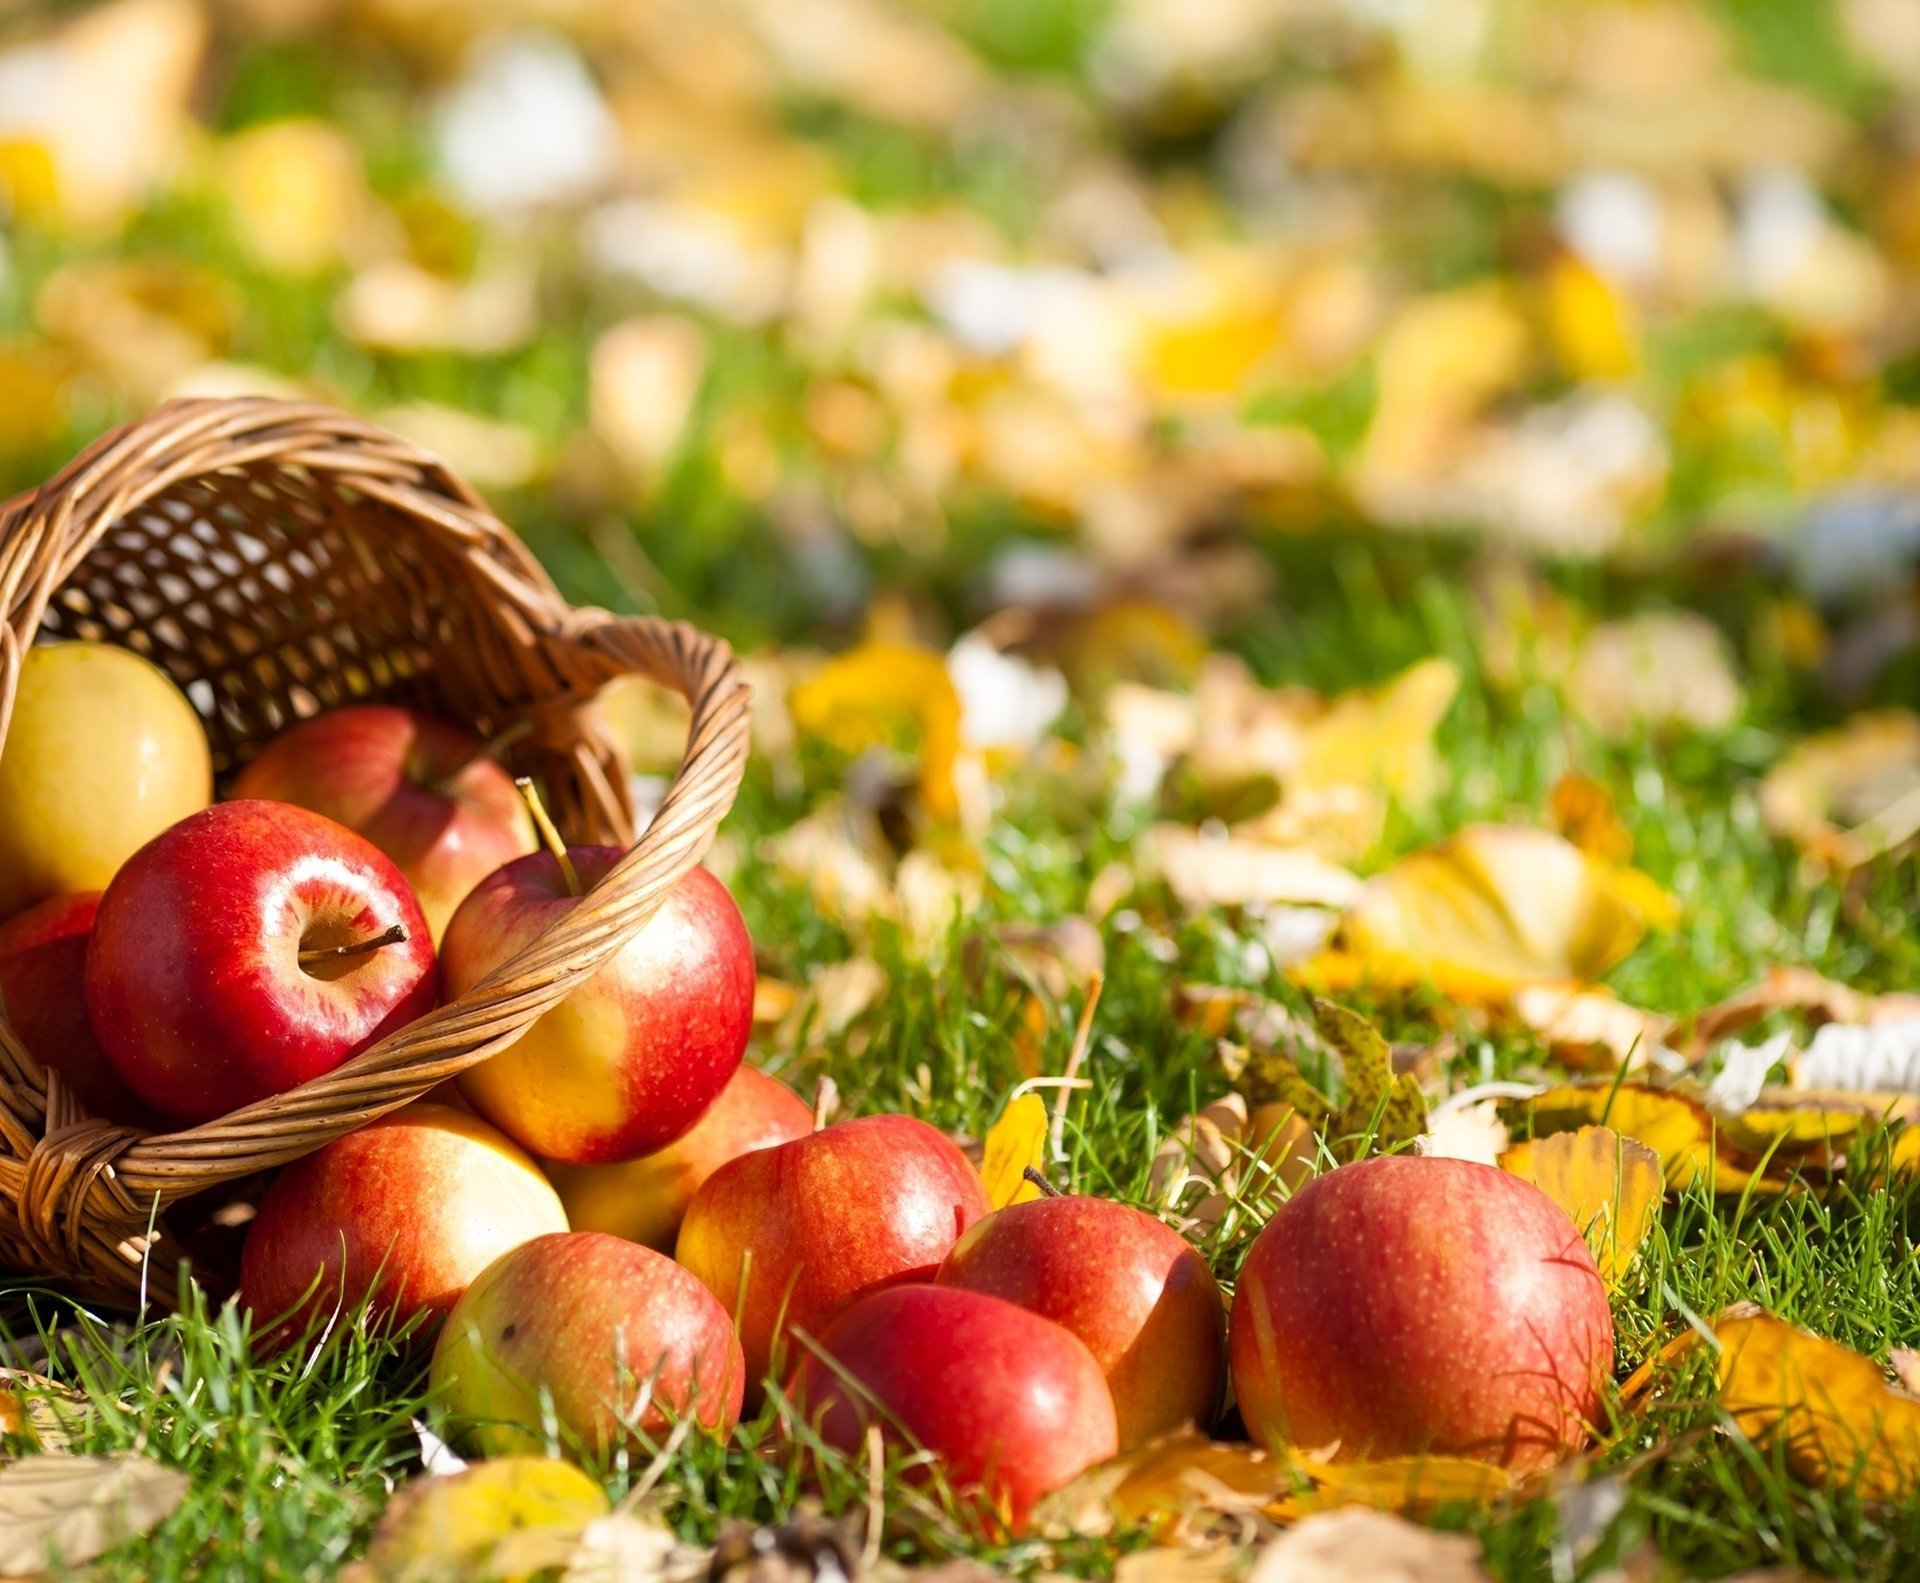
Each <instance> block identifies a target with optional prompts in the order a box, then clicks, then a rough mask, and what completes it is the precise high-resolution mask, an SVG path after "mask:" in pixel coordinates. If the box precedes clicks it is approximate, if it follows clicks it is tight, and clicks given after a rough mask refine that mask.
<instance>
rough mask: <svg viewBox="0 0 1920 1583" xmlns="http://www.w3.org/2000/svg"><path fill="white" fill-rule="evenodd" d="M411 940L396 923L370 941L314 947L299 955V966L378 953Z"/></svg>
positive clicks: (403, 927)
mask: <svg viewBox="0 0 1920 1583" xmlns="http://www.w3.org/2000/svg"><path fill="white" fill-rule="evenodd" d="M412 938H413V936H412V935H410V934H409V933H408V932H407V926H406V925H405V924H404V923H396V924H395V925H394V926H393V927H392V928H391V929H388V930H387V931H386V932H385V933H384V934H376V935H374V936H372V937H371V938H370V939H366V940H355V941H353V942H352V943H351V944H349V945H316V946H314V947H312V948H311V949H310V950H306V951H302V952H301V953H300V965H301V966H302V967H306V966H307V965H308V964H310V963H313V962H332V961H338V960H339V959H340V958H341V957H347V956H365V955H366V954H367V953H368V952H369V951H378V950H380V949H381V948H382V947H384V946H389V945H405V944H406V943H407V942H408V941H409V940H411V939H412Z"/></svg>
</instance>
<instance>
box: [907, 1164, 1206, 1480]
mask: <svg viewBox="0 0 1920 1583" xmlns="http://www.w3.org/2000/svg"><path fill="white" fill-rule="evenodd" d="M938 1280H939V1283H940V1284H941V1285H942V1286H957V1287H963V1288H965V1289H966V1290H967V1291H971V1292H985V1293H987V1294H988V1295H989V1296H993V1297H1000V1298H1004V1299H1005V1300H1006V1301H1008V1302H1010V1303H1017V1304H1019V1306H1020V1307H1022V1308H1025V1309H1027V1310H1029V1311H1030V1312H1032V1313H1036V1314H1039V1315H1041V1316H1042V1317H1043V1318H1046V1319H1051V1320H1053V1321H1054V1323H1055V1324H1059V1325H1064V1326H1065V1327H1066V1328H1067V1329H1068V1330H1071V1331H1072V1332H1073V1333H1074V1334H1075V1335H1076V1336H1078V1337H1079V1338H1080V1340H1081V1341H1082V1342H1084V1343H1085V1344H1086V1347H1087V1349H1088V1351H1090V1352H1091V1353H1092V1354H1093V1356H1094V1359H1095V1360H1096V1361H1097V1362H1098V1363H1099V1365H1100V1367H1101V1370H1102V1371H1103V1372H1104V1373H1105V1375H1106V1378H1107V1386H1108V1389H1110V1390H1111V1391H1112V1392H1113V1406H1114V1411H1115V1413H1116V1414H1117V1415H1118V1419H1119V1426H1120V1444H1121V1446H1122V1447H1123V1448H1125V1447H1127V1446H1133V1445H1138V1444H1140V1443H1141V1442H1142V1441H1146V1440H1151V1439H1152V1438H1153V1437H1154V1436H1156V1435H1162V1434H1169V1433H1171V1432H1172V1431H1174V1430H1176V1429H1179V1428H1182V1427H1184V1426H1186V1425H1189V1424H1191V1425H1195V1426H1197V1427H1199V1428H1202V1429H1204V1428H1206V1427H1207V1425H1208V1424H1210V1423H1211V1422H1212V1421H1213V1417H1214V1414H1215V1413H1216V1412H1217V1411H1218V1410H1219V1406H1220V1392H1221V1389H1222V1387H1223V1386H1224V1385H1225V1383H1226V1372H1227V1362H1226V1324H1227V1309H1226V1299H1225V1298H1224V1297H1222V1296H1221V1293H1220V1283H1219V1282H1218V1281H1216V1280H1215V1279H1214V1278H1213V1271H1212V1269H1211V1268H1210V1267H1209V1266H1208V1264H1207V1261H1206V1260H1205V1259H1204V1258H1202V1257H1201V1255H1200V1251H1199V1250H1198V1249H1197V1248H1195V1247H1194V1246H1193V1245H1192V1244H1191V1243H1190V1242H1188V1241H1187V1239H1186V1238H1185V1237H1183V1236H1181V1235H1180V1233H1179V1232H1177V1231H1175V1230H1174V1229H1173V1228H1172V1227H1171V1226H1169V1225H1167V1224H1166V1223H1165V1222H1164V1221H1162V1220H1160V1219H1158V1218H1156V1217H1155V1216H1153V1215H1150V1214H1148V1213H1147V1212H1146V1211H1145V1210H1142V1209H1135V1208H1134V1207H1133V1206H1132V1205H1130V1204H1121V1203H1116V1202H1115V1201H1114V1200H1112V1199H1107V1198H1089V1197H1082V1196H1079V1195H1075V1194H1062V1195H1060V1196H1058V1197H1053V1198H1040V1199H1035V1200H1034V1201H1032V1202H1031V1203H1025V1204H1013V1205H1009V1206H1008V1207H1007V1208H1005V1209H1001V1210H996V1211H995V1212H994V1213H993V1214H991V1215H988V1216H987V1218H986V1219H985V1220H982V1221H980V1222H978V1223H977V1224H975V1225H974V1226H972V1227H971V1228H970V1229H969V1230H968V1231H967V1232H966V1234H965V1235H964V1236H962V1237H961V1238H960V1240H959V1241H958V1242H956V1243H955V1244H954V1245H953V1250H952V1251H951V1252H950V1253H948V1255H947V1257H946V1261H945V1263H943V1264H942V1265H941V1266H940V1274H939V1277H938Z"/></svg>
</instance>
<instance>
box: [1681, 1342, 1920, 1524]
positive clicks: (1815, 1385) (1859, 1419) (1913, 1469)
mask: <svg viewBox="0 0 1920 1583" xmlns="http://www.w3.org/2000/svg"><path fill="white" fill-rule="evenodd" d="M1714 1330H1715V1334H1716V1335H1717V1337H1718V1339H1719V1343H1720V1363H1719V1375H1720V1405H1721V1407H1722V1408H1723V1409H1725V1411H1726V1412H1727V1413H1728V1415H1729V1416H1730V1417H1731V1418H1732V1419H1733V1421H1734V1422H1735V1424H1737V1425H1738V1426H1739V1428H1740V1431H1741V1433H1742V1434H1744V1435H1746V1436H1747V1437H1748V1438H1749V1439H1752V1440H1755V1441H1758V1442H1761V1443H1763V1444H1769V1445H1770V1444H1775V1443H1778V1444H1780V1445H1781V1446H1782V1447H1783V1449H1784V1451H1785V1454H1786V1458H1787V1463H1788V1465H1789V1466H1790V1467H1791V1468H1792V1469H1793V1471H1794V1472H1795V1473H1796V1474H1798V1475H1799V1476H1800V1477H1801V1478H1803V1479H1805V1480H1807V1481H1808V1482H1809V1483H1812V1484H1818V1485H1821V1486H1823V1487H1833V1486H1838V1487H1843V1488H1851V1489H1853V1490H1855V1491H1857V1492H1858V1493H1859V1494H1860V1495H1861V1496H1862V1497H1863V1498H1864V1499H1867V1500H1873V1501H1892V1500H1899V1499H1901V1498H1903V1497H1905V1496H1907V1495H1910V1494H1911V1493H1912V1492H1913V1491H1914V1490H1915V1489H1917V1488H1920V1400H1916V1399H1915V1398H1913V1397H1912V1396H1908V1395H1906V1394H1904V1393H1902V1392H1899V1391H1895V1390H1893V1389H1892V1388H1891V1387H1889V1386H1888V1384H1887V1381H1886V1377H1885V1375H1884V1374H1883V1373H1882V1372H1881V1368H1880V1365H1879V1364H1877V1363H1875V1362H1874V1361H1873V1359H1871V1358H1869V1357H1866V1356H1864V1355H1862V1354H1861V1353H1858V1352H1854V1351H1852V1350H1851V1349H1850V1348H1847V1347H1843V1346H1841V1345H1839V1344H1838V1343H1837V1342H1833V1341H1828V1340H1825V1339H1823V1338H1822V1337H1820V1336H1815V1335H1812V1334H1810V1333H1809V1332H1807V1331H1804V1330H1799V1329H1796V1328H1795V1327H1794V1326H1792V1325H1789V1324H1786V1323H1785V1322H1784V1321H1782V1320H1779V1319H1776V1318H1774V1317H1773V1315H1771V1314H1766V1313H1743V1314H1739V1315H1736V1316H1734V1317H1731V1318H1729V1317H1727V1316H1725V1315H1723V1316H1722V1317H1721V1318H1720V1320H1719V1321H1718V1322H1717V1323H1716V1324H1715V1326H1714Z"/></svg>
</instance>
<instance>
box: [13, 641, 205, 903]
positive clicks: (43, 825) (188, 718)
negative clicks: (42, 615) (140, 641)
mask: <svg viewBox="0 0 1920 1583" xmlns="http://www.w3.org/2000/svg"><path fill="white" fill-rule="evenodd" d="M3 712H4V711H3V710H0V713H3ZM212 798H213V758H212V755H211V753H210V752H209V750H208V748H207V736H206V733H205V732H204V731H203V730H202V729H201V727H200V718H199V716H198V715H196V714H195V713H194V712H193V705H192V704H190V703H188V702H187V700H186V697H185V695H184V694H182V693H181V691H180V689H179V688H177V687H175V686H174V685H173V683H172V682H171V681H170V680H169V679H168V678H167V675H166V673H165V672H164V671H162V670H161V669H160V668H159V667H158V666H157V665H155V664H153V663H152V662H151V661H149V660H145V659H142V658H141V657H140V656H139V655H138V654H135V653H134V652H133V651H132V650H130V649H121V648H114V647H112V646H111V645H109V644H104V643H47V644H40V645H38V646H36V647H34V648H30V649H28V650H27V652H26V654H25V656H24V657H23V658H22V660H21V663H20V677H19V685H18V687H17V689H16V691H15V693H14V699H13V715H12V719H11V721H10V722H9V723H8V725H7V727H6V740H5V741H4V742H0V918H5V917H8V916H9V915H11V914H13V913H16V912H19V911H20V910H21V909H22V908H23V907H26V906H29V905H31V904H32V903H34V902H36V901H44V900H45V899H46V898H47V897H49V896H70V895H75V894H77V893H79V892H82V891H89V890H101V889H103V888H104V887H105V886H106V883H107V881H108V880H110V879H112V878H113V876H114V875H115V873H117V872H118V871H119V868H120V865H121V864H122V863H124V862H125V861H126V860H127V859H128V858H129V857H131V856H132V855H133V854H134V853H135V852H137V851H138V850H139V849H140V848H141V847H142V846H144V845H146V843H147V842H149V841H151V840H152V839H153V838H154V837H155V836H157V835H158V834H160V832H161V831H162V830H165V829H166V828H167V827H168V826H169V825H171V824H174V823H175V822H177V821H178V820H181V819H184V818H185V817H186V816H187V815H188V814H190V813H193V812H195V811H197V810H198V809H201V808H204V807H206V806H207V804H208V803H209V802H210V801H211V800H212Z"/></svg>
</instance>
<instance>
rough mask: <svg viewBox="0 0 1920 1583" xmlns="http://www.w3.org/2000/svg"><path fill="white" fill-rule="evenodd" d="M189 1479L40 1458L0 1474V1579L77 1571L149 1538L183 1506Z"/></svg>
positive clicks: (137, 1463) (140, 1461)
mask: <svg viewBox="0 0 1920 1583" xmlns="http://www.w3.org/2000/svg"><path fill="white" fill-rule="evenodd" d="M187 1484H188V1479H187V1476H186V1474H184V1473H181V1472H178V1471H176V1470H175V1469H173V1468H167V1467H162V1466H161V1465H160V1464H159V1463H157V1462H154V1461H151V1460H149V1459H148V1458H146V1457H142V1456H132V1455H121V1456H103V1457H81V1456H67V1455H65V1454H62V1453H57V1452H55V1453H45V1454H41V1455H37V1456H29V1457H22V1458H20V1460H19V1461H17V1462H12V1463H9V1464H8V1465H7V1466H5V1467H0V1577H31V1576H33V1575H34V1574H35V1573H38V1572H45V1571H48V1570H49V1569H53V1568H65V1567H76V1566H82V1565H84V1564H85V1563H86V1562H89V1561H91V1560H93V1558H94V1557H95V1556H98V1555H101V1554H104V1553H105V1552H106V1551H108V1550H111V1549H112V1548H113V1547H114V1546H115V1545H117V1544H123V1543H125V1542H126V1541H127V1540H129V1539H134V1538H137V1537H139V1536H140V1535H142V1534H145V1533H149V1532H151V1531H152V1530H153V1529H154V1528H156V1527H158V1526H159V1524H160V1523H162V1522H163V1521H165V1519H166V1518H167V1516H168V1515H169V1514H170V1513H171V1512H172V1511H173V1510H174V1509H175V1508H176V1507H178V1506H179V1504H180V1503H181V1502H182V1501H183V1500H185V1499H186V1496H187Z"/></svg>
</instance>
